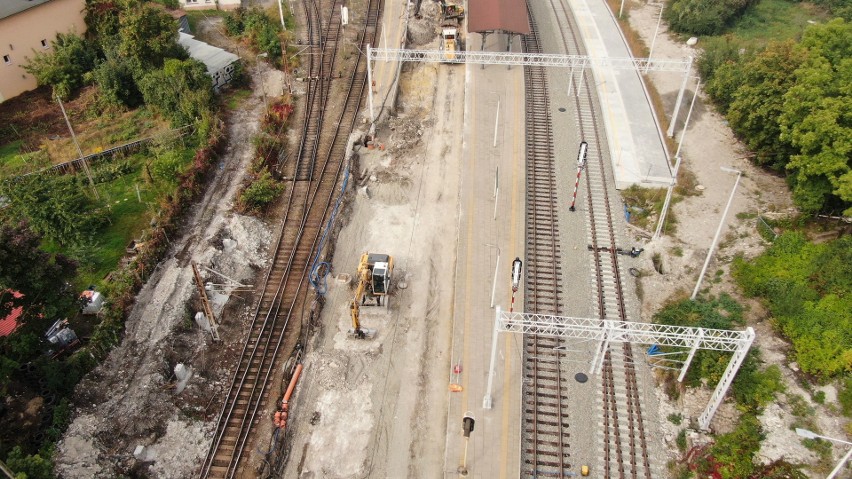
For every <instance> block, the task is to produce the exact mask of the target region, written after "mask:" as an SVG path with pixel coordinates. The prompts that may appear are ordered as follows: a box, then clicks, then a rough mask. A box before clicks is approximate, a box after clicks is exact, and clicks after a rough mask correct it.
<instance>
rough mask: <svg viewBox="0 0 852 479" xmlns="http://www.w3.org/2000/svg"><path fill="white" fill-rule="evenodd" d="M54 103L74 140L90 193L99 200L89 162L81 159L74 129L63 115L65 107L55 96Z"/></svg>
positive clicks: (66, 116)
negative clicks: (60, 111)
mask: <svg viewBox="0 0 852 479" xmlns="http://www.w3.org/2000/svg"><path fill="white" fill-rule="evenodd" d="M56 101H57V102H59V108H60V109H61V110H62V117H63V118H65V124H66V125H68V131H69V132H71V139H72V140H74V146H76V147H77V154H78V155H80V156H79V158H80V160H81V163H82V164H83V171H84V172H86V177H87V178H88V179H89V186H91V187H92V192H94V193H95V198H97V199H101V195H99V194H98V189H97V188H96V187H95V180H93V179H92V172H91V171H89V162H88V161H86V159H85V158H83V150H82V149H81V148H80V143H77V135H76V134H75V133H74V128H72V127H71V120H69V119H68V114H67V113H65V105H63V104H62V99H61V98H59V95H56Z"/></svg>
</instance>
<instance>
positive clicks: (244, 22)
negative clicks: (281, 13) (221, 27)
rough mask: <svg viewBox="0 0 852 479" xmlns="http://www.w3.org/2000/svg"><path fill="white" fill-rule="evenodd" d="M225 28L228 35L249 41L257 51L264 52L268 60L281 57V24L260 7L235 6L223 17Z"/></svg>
mask: <svg viewBox="0 0 852 479" xmlns="http://www.w3.org/2000/svg"><path fill="white" fill-rule="evenodd" d="M225 30H226V31H227V32H228V34H229V35H231V36H235V37H240V38H243V39H245V40H247V41H248V42H249V44H251V45H252V46H253V47H254V48H255V49H256V50H257V51H259V52H262V53H266V54H267V55H268V56H269V59H270V60H277V59H279V58H281V41H280V40H279V38H278V34H279V32H281V25H280V24H279V23H278V21H277V20H275V19H273V18H271V17H269V15H267V14H266V13H264V12H263V10H261V9H260V8H249V9H245V8H237V9H235V10H234V11H233V12H231V13H230V14H229V15H227V16H226V17H225Z"/></svg>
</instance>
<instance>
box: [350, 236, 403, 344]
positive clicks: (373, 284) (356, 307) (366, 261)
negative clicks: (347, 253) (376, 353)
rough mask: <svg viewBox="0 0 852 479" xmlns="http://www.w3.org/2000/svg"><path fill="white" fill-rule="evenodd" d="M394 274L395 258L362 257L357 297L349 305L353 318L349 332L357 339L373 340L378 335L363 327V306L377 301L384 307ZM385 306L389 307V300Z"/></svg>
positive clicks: (368, 255)
mask: <svg viewBox="0 0 852 479" xmlns="http://www.w3.org/2000/svg"><path fill="white" fill-rule="evenodd" d="M392 273H393V258H392V257H391V256H389V255H386V254H375V253H364V254H362V255H361V261H360V262H359V263H358V284H357V286H356V287H355V297H354V298H352V302H351V303H350V304H349V315H350V316H351V317H352V329H350V330H349V334H351V335H352V336H354V337H355V338H358V339H365V338H371V337H373V336H374V335H375V334H376V331H375V330H374V329H367V328H362V327H361V318H360V314H361V306H367V301H368V300H369V301H370V302H372V301H374V300H375V305H376V306H381V305H382V296H387V294H388V292H389V291H390V287H391V274H392ZM371 306H372V305H371ZM385 306H387V300H385Z"/></svg>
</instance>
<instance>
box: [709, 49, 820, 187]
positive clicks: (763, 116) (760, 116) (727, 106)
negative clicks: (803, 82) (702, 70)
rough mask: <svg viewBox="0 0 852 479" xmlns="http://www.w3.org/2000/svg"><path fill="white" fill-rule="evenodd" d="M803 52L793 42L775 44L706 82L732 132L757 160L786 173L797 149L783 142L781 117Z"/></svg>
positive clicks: (721, 69)
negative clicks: (791, 156) (779, 118)
mask: <svg viewBox="0 0 852 479" xmlns="http://www.w3.org/2000/svg"><path fill="white" fill-rule="evenodd" d="M803 59H804V53H803V52H802V51H801V49H800V48H797V46H796V45H795V44H794V43H793V42H781V43H772V44H770V45H769V46H768V47H767V48H766V49H765V50H763V51H761V52H758V53H757V54H755V55H754V56H747V57H743V58H742V59H741V61H738V62H736V63H734V62H728V63H724V64H723V65H721V66H720V67H718V68H717V69H716V70H715V74H714V76H713V78H712V79H711V80H710V81H708V83H707V91H708V92H709V93H710V94H711V96H713V98H714V100H717V101H719V102H720V107H721V109H722V111H723V112H724V113H726V115H727V118H728V121H729V122H730V125H731V129H733V130H734V132H735V133H736V134H737V135H738V136H740V137H741V138H742V139H743V140H744V141H745V143H746V144H747V145H748V147H749V148H750V149H751V150H752V151H754V153H755V161H756V162H757V163H758V164H760V165H764V166H769V167H771V168H773V169H775V170H781V171H783V169H784V166H785V165H786V164H787V161H788V159H789V157H790V155H791V154H792V153H793V151H794V150H792V149H791V147H790V145H789V143H788V142H784V141H782V140H781V139H780V127H779V125H778V117H779V116H780V115H781V112H782V111H783V108H784V93H786V92H787V90H789V89H790V88H791V87H792V86H793V85H794V78H793V76H792V75H790V72H792V71H795V70H796V68H798V66H799V65H800V64H801V63H802V61H803Z"/></svg>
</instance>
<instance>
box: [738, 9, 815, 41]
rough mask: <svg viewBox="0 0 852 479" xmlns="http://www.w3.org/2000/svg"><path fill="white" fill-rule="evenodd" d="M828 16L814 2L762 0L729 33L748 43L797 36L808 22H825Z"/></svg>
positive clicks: (747, 11)
mask: <svg viewBox="0 0 852 479" xmlns="http://www.w3.org/2000/svg"><path fill="white" fill-rule="evenodd" d="M827 19H828V15H826V14H825V12H824V11H821V9H819V8H818V7H816V6H815V5H814V4H812V3H808V2H801V3H800V2H793V1H790V0H761V1H759V2H757V3H756V4H754V5H753V6H752V7H750V8H749V9H748V10H746V11H745V13H744V14H743V16H742V17H740V18H739V20H738V21H737V22H736V24H735V25H734V27H733V28H732V29H731V32H730V33H732V34H734V36H736V37H738V38H740V39H742V40H745V41H748V42H749V43H751V42H759V43H766V41H767V40H779V41H780V40H787V39H795V38H800V37H801V36H802V32H804V30H805V28H806V27H807V26H808V21H813V22H819V23H823V22H824V21H826V20H827Z"/></svg>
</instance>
